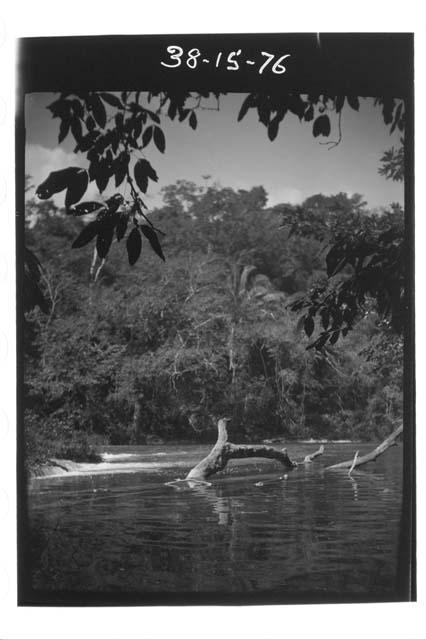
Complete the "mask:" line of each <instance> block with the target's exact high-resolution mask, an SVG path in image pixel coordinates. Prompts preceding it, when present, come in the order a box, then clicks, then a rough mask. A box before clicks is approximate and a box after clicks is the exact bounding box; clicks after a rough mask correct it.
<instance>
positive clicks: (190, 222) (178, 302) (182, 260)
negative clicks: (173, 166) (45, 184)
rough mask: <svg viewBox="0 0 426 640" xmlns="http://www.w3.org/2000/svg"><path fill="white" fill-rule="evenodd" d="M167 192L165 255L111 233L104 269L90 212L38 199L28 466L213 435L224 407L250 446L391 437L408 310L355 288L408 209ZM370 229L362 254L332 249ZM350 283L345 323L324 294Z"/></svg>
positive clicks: (158, 214)
mask: <svg viewBox="0 0 426 640" xmlns="http://www.w3.org/2000/svg"><path fill="white" fill-rule="evenodd" d="M27 185H28V193H29V194H30V195H31V186H30V185H31V179H30V178H28V181H27ZM162 195H163V205H162V206H160V207H157V208H155V209H154V210H153V211H152V212H151V214H150V220H151V222H152V224H153V226H154V228H156V229H157V228H158V229H161V247H160V246H159V245H158V246H156V245H155V243H154V244H153V243H152V238H151V239H150V238H149V237H148V236H147V237H146V238H144V239H143V242H141V243H139V244H140V246H139V245H138V244H137V243H136V244H137V246H136V248H135V246H134V242H133V246H132V243H131V241H130V243H129V240H127V251H126V250H125V249H124V250H123V247H122V246H120V243H121V245H123V244H125V243H126V240H125V239H123V238H122V236H121V238H120V234H119V233H118V227H117V230H116V231H117V233H116V237H114V241H113V242H112V244H111V248H110V250H109V253H108V259H107V260H106V261H105V263H104V262H102V263H101V264H100V265H98V264H96V267H94V262H93V258H96V249H95V250H94V247H93V243H92V242H88V241H87V242H86V240H87V238H86V240H85V242H84V243H83V244H84V246H80V245H79V244H78V243H76V238H78V237H81V233H82V230H83V228H84V227H85V225H86V224H87V217H86V220H85V222H83V220H82V218H81V217H78V216H70V215H67V212H66V211H65V209H61V208H58V207H57V206H55V204H54V203H53V202H52V200H49V199H47V200H45V201H40V200H38V199H36V198H35V197H30V198H29V199H28V200H27V207H26V216H25V243H26V247H27V248H28V250H29V251H30V252H33V254H32V255H36V256H37V260H38V261H39V264H40V265H41V266H40V287H41V289H42V291H43V292H44V296H45V299H46V301H47V302H48V304H46V305H45V308H44V309H41V308H40V306H41V307H43V304H39V305H38V306H35V307H33V306H32V305H30V308H28V309H27V312H26V314H25V319H24V332H25V341H24V342H25V344H24V365H25V372H24V394H25V416H24V425H25V447H26V463H27V465H28V467H29V468H32V467H34V466H37V465H39V464H41V463H42V462H44V461H46V460H47V459H49V458H51V457H53V456H54V457H56V458H68V459H74V460H80V461H81V460H97V453H96V450H97V447H99V446H101V445H105V444H150V443H154V444H155V443H162V442H167V443H173V442H180V443H182V442H204V443H207V442H214V441H215V439H216V424H217V419H218V418H220V417H221V416H229V417H231V418H232V424H233V439H234V441H238V442H242V443H244V442H262V441H263V442H268V441H269V442H270V441H274V440H275V439H280V440H286V441H291V440H309V439H315V440H321V439H327V440H331V439H334V440H341V439H350V440H358V441H360V440H361V441H367V440H368V441H370V440H375V441H378V440H382V439H383V438H384V437H386V436H387V435H388V434H390V433H391V432H392V431H393V430H394V428H395V425H396V424H397V423H398V422H401V420H402V409H403V408H402V388H403V384H402V372H403V370H402V366H403V361H402V356H403V339H402V336H401V331H400V330H399V331H398V330H396V329H398V326H396V325H397V324H398V314H397V313H396V312H394V313H393V314H392V313H387V312H389V309H383V308H382V309H381V308H380V290H378V291H377V294H376V296H375V297H374V296H371V295H368V292H367V295H365V296H364V295H363V296H362V300H361V303H359V301H358V304H356V305H355V304H354V305H353V306H352V307H351V303H350V300H349V302H348V296H347V288H346V289H345V287H346V285H347V283H348V282H350V281H351V278H352V276H353V274H354V273H356V271H357V267H359V264H360V262H359V261H360V260H361V262H362V265H363V268H364V270H365V268H366V267H367V266H368V264H367V263H368V262H369V261H370V263H371V260H372V257H371V255H370V257H369V256H368V255H366V254H368V251H367V252H366V251H365V245H366V238H369V243H370V246H373V247H374V251H373V250H370V254H373V253H375V255H377V247H380V243H383V242H385V243H387V245H386V251H387V254H386V255H389V243H390V244H391V245H392V246H391V248H392V247H394V248H395V247H399V246H400V244H401V241H402V238H403V233H404V215H403V211H402V209H401V207H400V206H398V205H392V206H391V207H390V208H389V209H388V210H380V211H377V210H375V211H371V210H369V209H368V208H367V205H366V203H365V202H364V200H363V197H362V196H361V195H360V194H352V195H348V194H346V193H337V194H335V195H332V196H330V195H323V194H314V195H312V196H311V197H309V198H307V199H305V201H304V202H303V203H302V204H301V205H297V206H296V205H292V204H288V203H282V204H280V205H275V206H272V207H271V206H268V204H267V196H268V194H267V193H266V191H265V189H264V188H263V187H262V186H256V187H253V188H252V189H250V190H234V189H232V188H227V187H223V186H221V185H220V184H217V183H214V182H212V181H210V182H205V183H204V184H202V185H200V184H195V183H192V182H188V181H184V180H180V181H177V182H176V183H175V184H171V185H169V186H166V187H164V188H163V190H162ZM92 217H94V214H93V216H92ZM89 218H90V216H89ZM89 224H90V223H89ZM389 229H391V230H392V232H391V233H390V232H389ZM79 234H80V236H79ZM360 234H362V238H363V245H362V246H363V250H364V254H363V256H362V258H359V256H357V255H356V251H355V250H354V251H355V252H354V256H355V258H354V259H353V260H351V259H349V260H343V261H342V260H339V259H338V258H333V254H332V253H331V252H330V247H334V251H335V253H336V251H337V249H336V247H338V246H339V243H340V246H341V244H342V238H343V239H345V238H346V239H348V238H349V239H351V240H352V245H351V246H352V247H353V246H354V242H353V241H354V240H356V239H357V238H360ZM148 241H149V244H150V245H151V247H149V246H148ZM73 243H74V244H76V245H77V248H72V245H73ZM398 243H399V244H398ZM355 244H356V243H355ZM151 248H153V249H154V251H152V250H151ZM94 251H95V253H94ZM135 252H136V254H137V256H136V259H137V257H138V256H139V252H140V258H139V260H138V261H137V262H136V264H134V266H129V261H130V262H135V260H134V257H135ZM345 255H346V256H347V255H348V249H347V248H346V254H345ZM330 256H331V257H330ZM164 257H165V258H166V259H165V261H164V260H163V259H160V258H164ZM373 259H374V256H373ZM397 259H398V260H400V261H401V260H402V257H401V255H400V254H398V257H397ZM331 263H332V264H331ZM337 263H338V264H337ZM336 265H337V266H336ZM376 270H377V271H378V272H379V273H380V274H382V275H383V272H384V268H383V265H379V269H377V268H376ZM358 275H359V274H358ZM358 281H359V278H358ZM345 283H346V285H345ZM357 286H358V287H359V282H358V284H357ZM339 287H340V289H339ZM379 289H380V287H379ZM339 290H340V291H343V292H345V291H346V297H345V294H344V293H343V294H342V295H343V297H342V296H341V298H340V299H339V303H342V304H340V307H339V311H338V313H339V314H340V315H339V317H338V318H337V319H336V317H335V316H333V313H334V312H333V308H332V304H331V303H330V295H329V294H328V295H329V297H328V306H322V307H321V305H320V306H318V304H317V306H315V305H314V303H315V300H318V296H319V295H320V293H321V295H324V292H325V293H327V292H330V291H332V292H334V293H335V292H336V291H339ZM358 291H359V289H358ZM333 295H334V294H333ZM398 303H399V300H398ZM313 305H314V306H313ZM31 307H32V308H31ZM391 311H392V310H391ZM336 313H337V311H336ZM330 314H331V315H330ZM333 323H334V324H333ZM330 327H331V329H332V331H331V333H330ZM339 332H341V335H340V336H339Z"/></svg>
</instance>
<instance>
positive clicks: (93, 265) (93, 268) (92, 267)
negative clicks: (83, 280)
mask: <svg viewBox="0 0 426 640" xmlns="http://www.w3.org/2000/svg"><path fill="white" fill-rule="evenodd" d="M97 257H98V252H97V251H96V246H95V248H94V249H93V259H92V264H91V265H90V277H91V278H92V277H93V273H94V271H95V265H96V258H97Z"/></svg>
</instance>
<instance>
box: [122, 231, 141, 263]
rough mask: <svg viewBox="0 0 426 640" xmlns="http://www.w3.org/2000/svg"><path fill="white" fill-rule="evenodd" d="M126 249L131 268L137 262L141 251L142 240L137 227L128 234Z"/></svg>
mask: <svg viewBox="0 0 426 640" xmlns="http://www.w3.org/2000/svg"><path fill="white" fill-rule="evenodd" d="M126 248H127V255H128V258H129V264H130V266H133V265H134V264H135V263H136V262H137V260H138V258H139V256H140V254H141V250H142V238H141V234H140V232H139V229H138V228H137V227H134V228H133V229H132V230H131V232H130V233H129V236H128V238H127V242H126Z"/></svg>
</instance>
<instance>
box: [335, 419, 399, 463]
mask: <svg viewBox="0 0 426 640" xmlns="http://www.w3.org/2000/svg"><path fill="white" fill-rule="evenodd" d="M402 430H403V426H402V424H401V425H400V426H399V427H398V429H395V431H394V432H393V433H391V435H390V436H388V437H387V438H386V440H383V442H381V443H380V444H379V446H378V447H376V448H375V449H373V451H370V453H366V454H365V456H360V457H358V456H356V458H355V459H354V458H352V459H351V460H345V462H339V463H338V464H333V465H332V466H331V467H326V468H325V470H326V471H328V470H330V469H333V470H334V469H350V470H351V471H352V469H355V467H360V466H361V465H363V464H367V462H372V461H373V460H376V458H378V457H379V456H381V455H382V453H384V452H385V451H386V450H387V449H389V447H393V446H395V445H396V444H397V442H396V439H397V438H398V436H400V435H401V433H402Z"/></svg>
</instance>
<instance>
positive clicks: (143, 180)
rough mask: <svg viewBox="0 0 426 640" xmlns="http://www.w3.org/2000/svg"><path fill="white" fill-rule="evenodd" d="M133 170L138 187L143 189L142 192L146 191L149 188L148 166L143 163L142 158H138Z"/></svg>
mask: <svg viewBox="0 0 426 640" xmlns="http://www.w3.org/2000/svg"><path fill="white" fill-rule="evenodd" d="M133 172H134V176H135V181H136V184H137V185H138V188H139V189H140V190H141V191H142V193H146V190H147V189H148V175H147V173H146V167H145V165H144V164H143V161H142V160H138V161H137V162H136V164H135V167H134V169H133Z"/></svg>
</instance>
